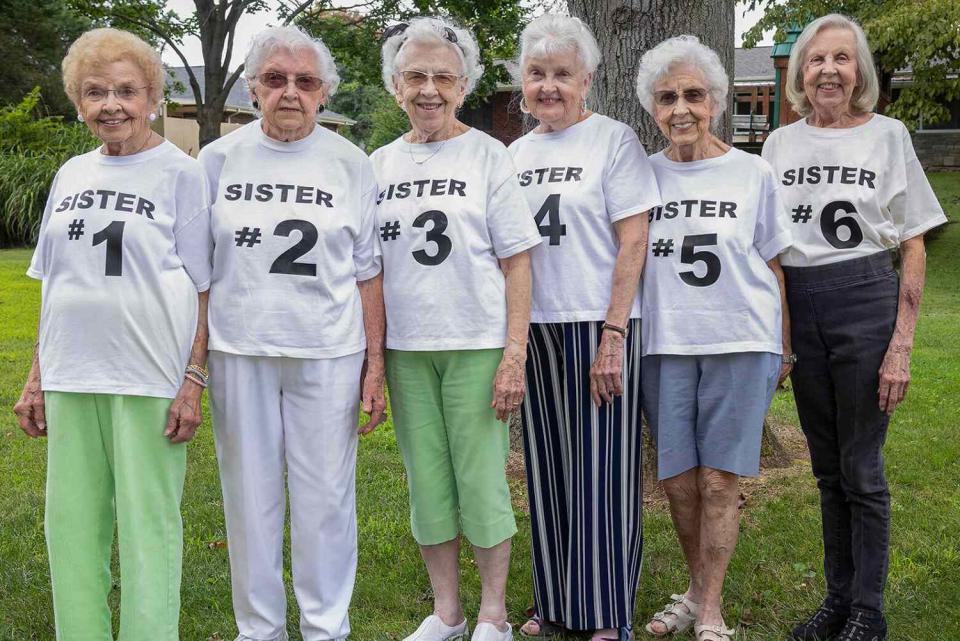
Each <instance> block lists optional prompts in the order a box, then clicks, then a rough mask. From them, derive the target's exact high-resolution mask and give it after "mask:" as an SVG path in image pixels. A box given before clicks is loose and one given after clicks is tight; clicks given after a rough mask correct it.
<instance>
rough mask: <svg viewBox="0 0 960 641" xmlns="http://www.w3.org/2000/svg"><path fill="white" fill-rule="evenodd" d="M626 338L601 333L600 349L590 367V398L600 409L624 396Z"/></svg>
mask: <svg viewBox="0 0 960 641" xmlns="http://www.w3.org/2000/svg"><path fill="white" fill-rule="evenodd" d="M624 340H625V339H624V337H623V336H621V335H620V334H617V333H616V332H609V331H608V332H601V334H600V347H598V348H597V356H596V358H594V360H593V365H591V366H590V397H591V398H592V399H593V404H594V405H596V406H597V407H600V406H601V405H602V404H603V403H604V402H606V403H612V402H613V397H614V396H620V395H621V394H623V343H624Z"/></svg>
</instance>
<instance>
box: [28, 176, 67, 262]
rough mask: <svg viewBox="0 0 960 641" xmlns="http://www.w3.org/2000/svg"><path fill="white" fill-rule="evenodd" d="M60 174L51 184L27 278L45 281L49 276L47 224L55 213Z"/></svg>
mask: <svg viewBox="0 0 960 641" xmlns="http://www.w3.org/2000/svg"><path fill="white" fill-rule="evenodd" d="M59 177H60V172H59V171H58V172H57V174H56V175H55V176H54V177H53V182H51V183H50V193H48V194H47V204H46V205H45V206H44V208H43V217H42V218H41V219H40V232H39V233H38V234H37V246H36V248H35V249H34V250H33V257H32V258H31V259H30V267H28V268H27V276H29V277H30V278H36V279H37V280H43V279H44V278H45V277H46V275H47V233H46V232H47V223H48V222H49V220H50V213H51V212H52V211H53V199H54V198H55V197H56V193H57V179H58V178H59Z"/></svg>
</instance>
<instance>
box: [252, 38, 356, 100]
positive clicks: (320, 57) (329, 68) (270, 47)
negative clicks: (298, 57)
mask: <svg viewBox="0 0 960 641" xmlns="http://www.w3.org/2000/svg"><path fill="white" fill-rule="evenodd" d="M277 51H289V52H291V53H297V52H299V51H310V52H312V53H313V55H314V57H315V58H316V60H317V75H318V76H319V77H320V79H321V80H323V84H324V85H325V87H326V90H327V98H329V97H331V96H332V95H333V94H335V93H336V92H337V87H338V86H340V75H339V74H338V73H337V65H336V64H335V63H334V62H333V55H331V53H330V50H329V49H328V48H327V45H325V44H323V41H322V40H320V39H319V38H314V37H312V36H311V35H310V34H308V33H307V32H306V31H304V30H303V29H301V28H300V27H296V26H292V25H289V26H285V27H267V28H266V29H264V30H263V31H261V32H259V33H258V34H257V35H255V36H254V37H253V42H251V43H250V49H249V50H247V57H246V59H245V60H244V63H243V64H244V67H243V79H244V80H246V82H247V88H248V89H249V90H250V91H251V92H252V91H253V90H254V88H255V87H256V86H257V75H258V74H259V73H260V68H261V67H263V63H265V62H266V61H267V59H268V58H269V57H270V56H272V55H273V54H274V53H276V52H277Z"/></svg>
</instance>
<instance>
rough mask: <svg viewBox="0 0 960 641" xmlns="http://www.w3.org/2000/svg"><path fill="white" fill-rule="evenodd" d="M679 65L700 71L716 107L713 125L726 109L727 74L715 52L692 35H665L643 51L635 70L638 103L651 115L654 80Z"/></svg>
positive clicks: (655, 81) (655, 82)
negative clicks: (637, 67) (653, 45)
mask: <svg viewBox="0 0 960 641" xmlns="http://www.w3.org/2000/svg"><path fill="white" fill-rule="evenodd" d="M683 65H690V66H691V67H693V68H695V69H697V70H699V71H700V73H701V74H703V80H704V82H705V83H706V85H707V86H706V89H707V92H708V93H709V94H710V98H711V100H713V102H714V105H715V106H716V108H717V111H716V113H715V114H713V124H714V125H716V124H717V123H719V122H720V118H721V117H722V116H723V112H724V110H725V109H726V108H727V93H729V91H730V77H729V76H727V71H726V69H724V68H723V63H722V62H720V56H718V55H717V52H716V51H714V50H713V49H711V48H710V47H708V46H707V45H705V44H703V43H702V42H700V39H699V38H697V37H696V36H690V35H682V36H674V37H673V38H667V39H666V40H664V41H663V42H661V43H660V44H658V45H657V46H656V47H654V48H653V49H650V50H649V51H647V52H646V53H645V54H643V57H642V58H640V68H639V70H638V71H637V98H639V99H640V104H641V105H643V108H644V109H646V110H647V113H649V114H650V115H651V116H652V115H653V91H654V88H655V87H656V86H657V83H658V82H660V81H661V80H662V79H664V78H666V77H667V76H669V75H670V73H671V72H672V71H673V70H674V69H676V68H677V67H680V66H683Z"/></svg>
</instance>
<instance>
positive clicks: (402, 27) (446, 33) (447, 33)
mask: <svg viewBox="0 0 960 641" xmlns="http://www.w3.org/2000/svg"><path fill="white" fill-rule="evenodd" d="M409 28H410V25H409V24H407V23H406V22H398V23H397V24H395V25H392V26H390V27H387V28H386V29H384V30H383V35H382V36H381V37H380V41H381V42H386V41H387V40H389V39H390V38H392V37H394V36H399V35H400V34H402V33H403V32H404V31H406V30H407V29H409ZM443 37H444V38H445V39H446V40H447V42H452V43H453V44H457V40H458V38H457V34H456V32H455V31H454V30H453V29H451V28H450V27H444V28H443Z"/></svg>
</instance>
